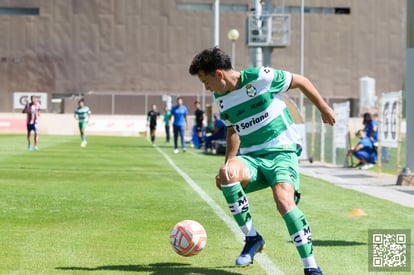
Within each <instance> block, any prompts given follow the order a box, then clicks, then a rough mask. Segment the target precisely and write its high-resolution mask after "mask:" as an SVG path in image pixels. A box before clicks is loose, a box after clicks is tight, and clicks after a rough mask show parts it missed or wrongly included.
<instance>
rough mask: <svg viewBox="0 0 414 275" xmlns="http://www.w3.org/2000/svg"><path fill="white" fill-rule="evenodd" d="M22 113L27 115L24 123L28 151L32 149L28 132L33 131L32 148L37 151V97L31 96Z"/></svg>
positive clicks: (38, 107)
mask: <svg viewBox="0 0 414 275" xmlns="http://www.w3.org/2000/svg"><path fill="white" fill-rule="evenodd" d="M22 113H25V114H26V115H27V119H26V124H27V149H28V150H29V151H31V150H32V144H31V142H30V134H31V132H32V131H33V133H34V138H33V144H34V149H35V150H36V151H37V150H39V147H38V141H39V133H38V127H39V125H38V120H39V116H40V103H39V100H38V98H37V97H35V96H31V97H30V102H28V103H27V104H26V106H25V107H24V109H23V111H22Z"/></svg>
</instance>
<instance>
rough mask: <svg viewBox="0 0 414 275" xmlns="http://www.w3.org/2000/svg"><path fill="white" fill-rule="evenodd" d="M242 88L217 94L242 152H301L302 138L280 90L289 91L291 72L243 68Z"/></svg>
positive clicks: (265, 68) (217, 101)
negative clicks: (238, 140) (238, 138)
mask: <svg viewBox="0 0 414 275" xmlns="http://www.w3.org/2000/svg"><path fill="white" fill-rule="evenodd" d="M240 73H241V79H240V88H239V89H238V90H234V91H231V92H227V93H225V94H223V95H218V94H216V93H215V94H214V99H215V103H216V104H217V107H218V109H219V111H220V116H221V118H222V119H223V121H224V123H225V124H226V126H232V127H233V129H234V130H235V131H236V133H237V134H238V135H239V137H240V153H241V154H251V153H254V154H263V153H267V152H271V151H291V152H296V153H297V154H298V155H299V154H300V151H301V137H300V136H299V134H298V132H297V130H296V126H295V124H294V122H293V119H292V116H291V115H290V113H289V111H288V109H287V107H286V104H285V102H284V101H283V98H282V96H281V94H279V93H280V92H286V91H287V90H288V89H289V87H290V85H291V82H292V74H291V73H289V72H286V71H281V70H275V69H272V68H268V67H257V68H249V69H246V70H243V71H241V72H240Z"/></svg>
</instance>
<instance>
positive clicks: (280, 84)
mask: <svg viewBox="0 0 414 275" xmlns="http://www.w3.org/2000/svg"><path fill="white" fill-rule="evenodd" d="M292 79H293V75H292V73H290V72H288V71H283V70H276V69H274V76H273V82H272V87H274V88H276V90H275V91H274V92H282V93H283V92H286V91H288V90H289V88H290V86H291V85H292Z"/></svg>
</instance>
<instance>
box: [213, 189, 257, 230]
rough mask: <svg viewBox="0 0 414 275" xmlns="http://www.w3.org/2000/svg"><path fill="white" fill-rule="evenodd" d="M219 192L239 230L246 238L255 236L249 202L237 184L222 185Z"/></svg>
mask: <svg viewBox="0 0 414 275" xmlns="http://www.w3.org/2000/svg"><path fill="white" fill-rule="evenodd" d="M221 190H222V192H223V195H224V197H225V198H226V201H227V204H228V205H229V209H230V212H231V214H232V215H233V217H234V219H235V220H236V222H237V224H238V225H239V227H240V229H241V230H242V231H243V233H244V235H246V236H256V234H257V233H256V230H255V229H254V226H253V222H252V217H251V216H250V209H249V202H248V200H247V197H246V193H245V192H244V190H243V188H242V186H241V185H240V183H239V182H235V183H231V184H227V185H222V186H221Z"/></svg>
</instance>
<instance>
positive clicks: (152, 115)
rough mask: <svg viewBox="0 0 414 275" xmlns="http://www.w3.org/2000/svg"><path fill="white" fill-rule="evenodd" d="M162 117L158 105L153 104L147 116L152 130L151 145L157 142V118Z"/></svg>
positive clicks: (148, 124)
mask: <svg viewBox="0 0 414 275" xmlns="http://www.w3.org/2000/svg"><path fill="white" fill-rule="evenodd" d="M159 116H160V112H158V111H157V105H155V104H152V107H151V111H149V112H148V114H147V126H149V128H150V135H151V143H152V144H154V142H155V133H156V131H157V117H159Z"/></svg>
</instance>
